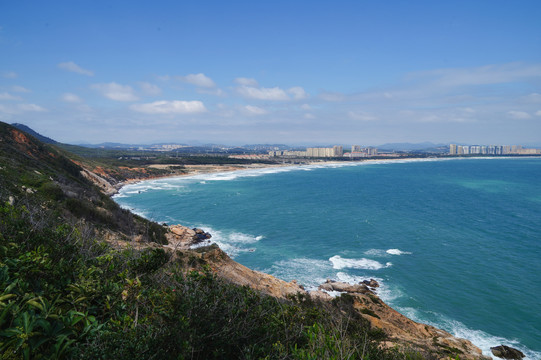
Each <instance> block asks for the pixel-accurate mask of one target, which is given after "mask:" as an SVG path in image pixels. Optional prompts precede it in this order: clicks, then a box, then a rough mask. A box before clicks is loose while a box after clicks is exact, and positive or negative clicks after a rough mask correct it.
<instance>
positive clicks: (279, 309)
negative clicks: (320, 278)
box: [0, 204, 399, 359]
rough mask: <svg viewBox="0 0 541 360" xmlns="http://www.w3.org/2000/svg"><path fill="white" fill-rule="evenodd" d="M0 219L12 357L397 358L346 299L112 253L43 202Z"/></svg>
mask: <svg viewBox="0 0 541 360" xmlns="http://www.w3.org/2000/svg"><path fill="white" fill-rule="evenodd" d="M0 219H1V222H0V258H1V261H0V289H3V292H2V293H1V294H0V350H1V351H0V352H1V353H2V354H3V357H2V358H3V359H36V358H43V359H50V358H77V359H123V358H130V359H132V358H135V359H150V358H156V359H173V358H174V359H178V358H180V359H182V358H190V359H191V358H193V359H238V358H246V359H278V358H284V359H285V358H291V359H333V358H334V359H343V358H347V359H363V358H364V359H381V358H395V356H394V355H393V354H392V352H384V351H383V350H381V349H379V348H378V346H377V345H378V343H377V341H378V340H380V339H381V336H382V333H381V332H378V331H373V330H372V329H370V326H369V324H368V322H367V321H366V320H364V319H363V318H362V317H361V316H360V315H359V314H357V313H356V312H355V311H353V309H352V307H351V303H350V302H349V301H347V300H346V301H337V302H336V303H335V304H334V305H331V304H322V303H318V302H314V301H313V300H311V299H310V298H308V297H305V296H297V297H295V298H292V299H290V300H289V301H278V300H276V299H275V298H272V297H269V296H264V295H261V294H259V293H257V292H255V291H253V290H251V289H249V288H248V287H240V286H236V285H232V284H229V283H227V282H225V281H223V280H221V279H219V278H216V277H215V276H214V275H213V274H212V272H211V271H210V270H209V269H208V267H207V266H206V265H202V266H198V267H197V268H196V270H193V271H187V269H186V267H185V264H183V263H182V262H181V261H178V260H175V257H174V256H173V257H172V256H171V255H170V254H168V253H166V252H165V251H164V250H162V249H147V250H144V251H135V250H133V249H125V250H122V251H119V250H116V251H115V250H112V249H111V248H110V247H109V246H108V245H106V244H105V243H103V242H100V241H99V240H98V239H95V238H94V237H93V236H92V235H91V234H92V232H89V231H88V229H85V225H84V224H77V225H75V226H68V225H66V224H63V223H62V221H61V220H59V219H55V218H50V217H49V216H48V214H47V212H45V211H43V210H42V209H41V208H39V207H38V208H36V207H33V208H27V207H26V206H11V205H8V204H5V205H2V206H1V207H0ZM391 355H393V356H392V357H389V356H391ZM396 358H399V357H398V355H397V357H396Z"/></svg>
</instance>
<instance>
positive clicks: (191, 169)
mask: <svg viewBox="0 0 541 360" xmlns="http://www.w3.org/2000/svg"><path fill="white" fill-rule="evenodd" d="M491 159H494V160H497V159H541V156H526V157H517V156H513V157H508V156H475V157H462V156H448V157H407V158H391V159H389V158H385V159H377V158H369V159H362V160H352V161H337V160H329V161H326V160H320V161H307V162H306V163H301V164H295V163H280V164H260V163H250V164H245V165H215V164H208V165H207V164H206V165H184V167H185V169H188V172H187V173H183V174H164V175H157V176H152V177H140V178H132V179H127V180H124V181H121V182H119V183H117V184H115V185H111V186H112V187H113V188H114V189H115V192H114V193H111V194H108V195H109V196H111V197H112V196H114V195H116V194H118V193H119V192H120V190H121V189H122V188H123V187H124V186H127V185H131V184H138V183H141V182H144V181H154V180H160V179H169V178H190V177H194V176H198V175H206V174H227V173H231V172H236V171H250V170H264V169H273V168H284V167H292V168H296V167H299V168H301V167H317V166H321V167H331V166H333V165H334V166H339V167H346V166H361V165H363V164H366V165H368V164H387V163H389V164H392V163H405V162H424V161H427V162H429V161H452V160H491ZM169 166H175V164H160V165H149V166H148V167H150V168H155V169H165V168H168V167H169Z"/></svg>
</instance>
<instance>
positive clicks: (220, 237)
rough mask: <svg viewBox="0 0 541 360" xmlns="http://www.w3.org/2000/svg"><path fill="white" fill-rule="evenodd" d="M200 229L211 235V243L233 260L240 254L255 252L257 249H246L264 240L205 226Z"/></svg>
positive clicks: (259, 236) (260, 236) (261, 236)
mask: <svg viewBox="0 0 541 360" xmlns="http://www.w3.org/2000/svg"><path fill="white" fill-rule="evenodd" d="M198 227H199V228H201V229H202V230H203V231H205V232H208V233H209V234H211V235H212V238H211V239H210V240H211V242H214V243H216V244H217V245H218V246H219V247H220V249H222V250H223V251H224V252H225V253H226V254H227V255H229V256H230V257H231V258H235V257H236V256H238V255H239V254H240V253H244V252H254V251H255V250H256V249H255V248H253V247H246V245H249V244H254V243H257V242H258V241H260V240H262V239H263V238H264V236H263V235H257V236H254V235H250V234H245V233H242V232H237V231H227V230H215V229H213V228H211V227H208V226H204V225H203V226H198Z"/></svg>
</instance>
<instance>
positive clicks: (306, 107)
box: [301, 104, 312, 110]
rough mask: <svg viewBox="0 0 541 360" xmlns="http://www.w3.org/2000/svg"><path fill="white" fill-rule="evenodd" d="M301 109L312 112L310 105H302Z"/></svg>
mask: <svg viewBox="0 0 541 360" xmlns="http://www.w3.org/2000/svg"><path fill="white" fill-rule="evenodd" d="M301 109H303V110H312V107H311V106H310V105H308V104H302V105H301Z"/></svg>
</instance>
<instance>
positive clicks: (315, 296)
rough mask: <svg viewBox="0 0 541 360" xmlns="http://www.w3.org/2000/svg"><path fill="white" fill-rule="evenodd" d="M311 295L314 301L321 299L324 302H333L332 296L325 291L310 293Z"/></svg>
mask: <svg viewBox="0 0 541 360" xmlns="http://www.w3.org/2000/svg"><path fill="white" fill-rule="evenodd" d="M309 294H310V297H311V298H312V299H319V300H323V301H330V300H332V296H331V295H329V294H327V293H326V292H325V291H321V290H316V291H310V293H309Z"/></svg>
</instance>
